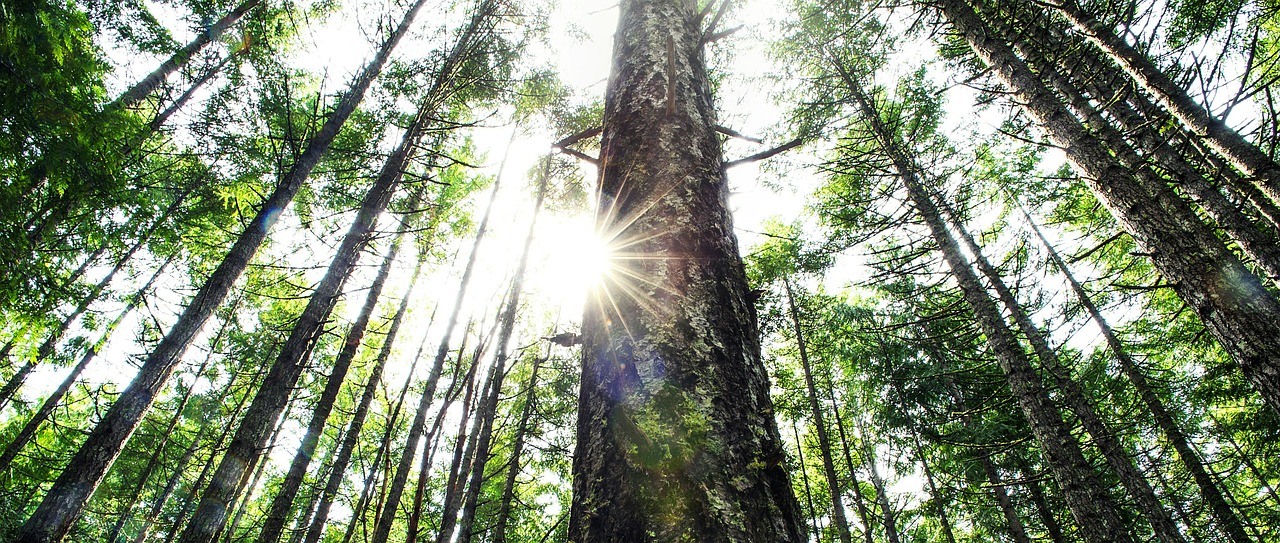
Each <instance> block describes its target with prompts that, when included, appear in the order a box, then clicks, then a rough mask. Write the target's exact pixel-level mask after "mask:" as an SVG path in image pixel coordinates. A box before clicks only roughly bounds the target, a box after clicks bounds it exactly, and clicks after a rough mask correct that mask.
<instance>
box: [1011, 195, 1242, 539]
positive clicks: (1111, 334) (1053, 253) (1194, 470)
mask: <svg viewBox="0 0 1280 543" xmlns="http://www.w3.org/2000/svg"><path fill="white" fill-rule="evenodd" d="M1022 213H1023V216H1024V217H1026V219H1027V224H1028V225H1030V226H1031V230H1032V231H1033V232H1035V234H1036V237H1037V238H1038V239H1039V240H1040V243H1041V244H1042V245H1043V246H1044V248H1045V251H1046V252H1048V254H1049V259H1050V260H1051V261H1052V262H1053V264H1054V266H1056V267H1057V268H1058V270H1059V271H1061V272H1062V274H1063V275H1064V276H1065V277H1066V279H1067V283H1068V284H1069V285H1071V290H1072V292H1073V293H1075V295H1076V299H1077V300H1078V301H1079V302H1080V305H1082V306H1083V307H1084V308H1085V311H1086V312H1088V313H1089V318H1091V319H1092V320H1093V322H1094V324H1096V325H1097V326H1098V329H1099V330H1100V331H1101V332H1102V337H1103V339H1104V340H1105V341H1106V343H1107V348H1109V349H1111V354H1112V356H1114V357H1115V359H1116V362H1118V363H1119V365H1120V371H1121V372H1122V373H1124V375H1125V377H1127V378H1128V379H1129V383H1130V384H1132V385H1133V388H1134V390H1136V391H1137V392H1138V397H1139V398H1141V399H1142V403H1143V405H1145V406H1146V407H1147V410H1148V411H1149V412H1150V413H1151V416H1152V418H1153V419H1155V422H1156V426H1157V427H1159V428H1160V430H1161V432H1162V433H1164V436H1165V439H1168V440H1169V444H1170V445H1172V446H1173V450H1174V451H1175V452H1176V453H1177V454H1178V459H1179V460H1181V461H1182V465H1183V466H1185V467H1186V468H1187V472H1188V473H1190V474H1191V478H1192V480H1194V481H1195V482H1196V486H1197V487H1199V489H1200V494H1201V496H1202V497H1203V498H1204V499H1205V501H1206V502H1208V505H1209V509H1210V511H1212V512H1213V516H1214V518H1215V519H1217V521H1218V524H1219V527H1220V528H1221V529H1222V531H1223V533H1225V534H1226V535H1227V536H1228V537H1230V538H1231V540H1232V541H1235V542H1236V543H1247V542H1248V541H1250V540H1251V539H1252V538H1250V537H1249V536H1248V534H1247V533H1245V531H1244V524H1243V523H1242V522H1241V521H1240V518H1239V517H1238V516H1236V513H1235V510H1234V509H1232V508H1231V505H1230V504H1229V503H1228V502H1227V499H1226V497H1225V496H1224V495H1223V493H1222V490H1221V489H1219V488H1218V485H1217V484H1216V483H1215V481H1214V480H1213V477H1212V476H1210V475H1209V471H1208V469H1206V468H1205V465H1204V461H1203V460H1201V459H1200V455H1199V454H1198V453H1197V452H1196V451H1195V448H1194V447H1192V445H1191V442H1190V441H1189V440H1188V439H1187V436H1186V434H1184V433H1183V432H1182V428H1181V426H1180V425H1179V424H1178V423H1177V421H1175V420H1174V418H1173V414H1172V413H1170V412H1169V410H1168V409H1167V408H1165V406H1164V402H1162V401H1161V400H1160V397H1159V396H1157V395H1156V391H1155V390H1154V388H1153V387H1152V386H1151V383H1150V382H1148V381H1147V376H1146V375H1145V374H1144V373H1143V371H1142V369H1141V368H1139V367H1138V363H1137V361H1136V360H1134V359H1133V356H1131V355H1130V354H1129V350H1128V349H1126V348H1125V346H1124V344H1123V343H1122V342H1121V341H1120V337H1119V336H1118V335H1117V334H1116V332H1115V330H1113V329H1112V328H1111V325H1110V323H1108V322H1107V320H1106V318H1104V317H1103V316H1102V310H1100V309H1099V308H1098V306H1097V304H1095V303H1094V302H1093V298H1092V297H1090V296H1089V293H1088V292H1087V291H1085V289H1084V285H1082V284H1080V282H1079V281H1077V280H1076V278H1075V275H1073V274H1072V273H1071V268H1070V267H1069V266H1068V265H1067V263H1066V262H1065V261H1064V260H1063V259H1062V257H1061V256H1059V255H1058V251H1057V250H1055V249H1054V247H1053V244H1051V243H1049V240H1048V239H1046V238H1045V236H1044V233H1043V232H1041V231H1040V227H1039V226H1038V225H1036V223H1035V221H1034V220H1033V219H1032V218H1031V214H1029V213H1027V211H1026V210H1025V209H1023V210H1022Z"/></svg>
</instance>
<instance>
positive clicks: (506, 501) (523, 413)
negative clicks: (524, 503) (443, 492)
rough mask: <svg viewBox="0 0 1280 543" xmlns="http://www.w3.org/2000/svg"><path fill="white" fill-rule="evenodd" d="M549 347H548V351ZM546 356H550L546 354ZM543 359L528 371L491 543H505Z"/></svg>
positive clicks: (535, 403) (535, 361)
mask: <svg viewBox="0 0 1280 543" xmlns="http://www.w3.org/2000/svg"><path fill="white" fill-rule="evenodd" d="M549 348H550V347H548V349H549ZM548 356H550V355H549V354H548ZM544 360H545V358H535V359H534V360H533V367H532V368H531V369H530V370H529V383H528V384H526V385H525V393H524V407H523V408H521V410H520V420H519V422H517V423H516V428H515V442H514V443H513V444H512V445H511V460H510V461H509V462H508V464H507V474H506V478H505V479H504V480H503V482H502V497H501V498H500V499H499V501H498V515H497V520H496V521H495V524H494V526H493V543H507V526H508V525H509V524H510V523H511V503H512V502H513V501H515V491H516V478H517V477H519V476H520V457H521V456H523V455H524V447H525V440H526V439H527V437H526V435H525V434H527V433H528V432H529V421H530V419H532V418H533V410H534V408H535V407H534V406H536V405H537V396H536V394H535V392H536V391H537V388H538V369H539V368H540V366H541V364H542V362H543V361H544Z"/></svg>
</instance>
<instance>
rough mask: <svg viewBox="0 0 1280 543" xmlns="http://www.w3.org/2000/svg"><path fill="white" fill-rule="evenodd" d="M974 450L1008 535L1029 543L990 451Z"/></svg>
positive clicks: (1018, 540) (1017, 542)
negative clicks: (1006, 527) (1006, 526)
mask: <svg viewBox="0 0 1280 543" xmlns="http://www.w3.org/2000/svg"><path fill="white" fill-rule="evenodd" d="M976 452H977V454H978V459H979V461H980V462H981V463H982V472H983V473H984V474H985V475H986V476H987V482H989V483H991V493H992V494H994V495H995V497H996V505H997V506H999V508H1000V513H1001V514H1003V515H1004V520H1005V522H1006V523H1007V524H1008V526H1009V535H1010V536H1012V538H1013V541H1014V542H1015V543H1031V538H1030V537H1029V536H1027V528H1026V526H1025V525H1023V523H1022V517H1021V516H1020V515H1018V509H1017V507H1015V506H1014V505H1013V500H1012V499H1010V497H1009V489H1008V487H1007V486H1006V485H1005V482H1004V478H1003V477H1001V476H1000V470H999V469H997V468H996V465H995V462H992V461H991V456H990V454H991V452H990V451H989V450H987V449H986V448H980V449H978V450H977V451H976ZM1054 541H1059V540H1058V539H1055V540H1054Z"/></svg>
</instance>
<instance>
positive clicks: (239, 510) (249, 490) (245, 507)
mask: <svg viewBox="0 0 1280 543" xmlns="http://www.w3.org/2000/svg"><path fill="white" fill-rule="evenodd" d="M262 386H267V382H266V381H265V380H264V381H263V382H262V384H261V385H259V387H262ZM249 407H250V408H252V407H253V403H252V402H251V403H250V404H249ZM293 407H294V404H293V403H292V402H290V403H289V407H288V409H285V412H284V416H282V417H280V420H279V421H278V422H277V423H276V424H275V429H274V430H272V431H271V439H269V440H268V441H267V443H266V449H265V450H263V454H262V455H261V456H259V457H257V458H254V459H253V461H254V463H251V464H249V465H247V466H245V469H244V472H243V473H242V474H241V477H240V479H239V480H238V481H237V482H236V488H235V490H236V495H235V496H233V497H232V498H233V500H232V503H229V504H228V506H229V507H231V509H230V510H229V511H228V513H235V515H234V516H233V517H232V519H231V525H230V526H227V525H226V524H225V523H224V524H223V525H222V526H219V527H218V531H216V532H214V533H213V534H211V535H210V537H209V541H217V540H218V538H223V540H224V541H225V542H226V543H231V541H232V540H233V538H235V536H236V530H237V529H239V527H240V521H241V520H243V519H244V515H245V513H247V512H248V511H249V500H251V499H253V494H254V493H255V492H257V490H258V483H259V482H260V481H262V475H263V474H264V473H266V471H267V460H268V459H269V456H270V454H271V451H273V450H275V448H276V441H277V440H278V439H279V438H280V430H282V429H284V425H285V423H287V422H289V413H290V412H292V411H293ZM235 443H236V438H235V436H234V435H233V436H232V437H231V446H232V447H234V446H235ZM228 452H229V449H228ZM225 463H226V453H224V454H223V460H222V461H221V462H220V463H219V466H221V465H222V464H225ZM255 467H256V468H257V469H256V470H255V469H254V468H255ZM250 473H252V474H253V477H252V478H251V479H250V478H249V475H250ZM217 479H218V472H217V470H215V471H214V472H213V478H212V479H210V480H209V486H208V487H206V488H205V489H204V493H203V494H202V496H207V495H208V494H209V490H210V488H212V487H213V485H214V483H215V482H216V481H217ZM241 491H243V497H242V498H241V499H240V506H239V507H235V503H234V498H235V497H238V496H240V494H241ZM201 503H203V499H202V500H201ZM199 522H200V504H199V503H197V504H196V510H195V512H194V513H192V514H191V520H190V521H189V522H188V523H187V529H186V530H184V531H183V535H184V536H185V535H186V533H187V532H189V531H190V530H191V526H192V525H194V524H197V523H199Z"/></svg>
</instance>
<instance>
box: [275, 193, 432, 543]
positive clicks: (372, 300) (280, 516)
mask: <svg viewBox="0 0 1280 543" xmlns="http://www.w3.org/2000/svg"><path fill="white" fill-rule="evenodd" d="M420 201H421V196H420V195H419V196H418V197H415V198H413V202H412V203H411V205H410V209H417V208H418V207H419V205H420ZM411 224H412V221H411V220H409V218H407V217H406V219H405V220H404V221H403V222H402V223H401V227H400V231H399V232H398V233H397V234H396V239H395V240H394V241H392V243H391V247H390V248H389V249H388V251H387V254H386V256H385V257H383V259H382V265H381V267H380V268H379V269H378V274H377V276H376V277H375V278H374V280H373V284H372V286H370V287H369V291H368V293H367V294H366V295H365V301H364V306H363V307H361V309H360V314H359V316H357V317H356V320H355V322H354V323H352V325H351V329H350V330H348V331H347V337H346V341H345V342H344V343H343V346H342V350H341V352H339V353H338V357H337V359H336V361H335V362H334V364H333V369H332V370H331V371H330V373H329V379H328V382H327V383H326V384H325V388H324V390H323V391H322V392H321V394H320V398H319V400H317V401H316V405H315V408H314V409H313V410H312V413H311V422H310V423H308V425H307V432H306V434H305V435H304V436H303V438H302V443H300V444H299V446H298V451H297V453H296V454H295V455H294V457H293V461H292V462H291V463H290V465H289V471H288V473H287V474H286V475H285V478H284V480H283V481H281V483H280V484H279V486H278V490H277V492H276V495H275V497H274V498H273V499H272V501H271V506H270V508H269V509H268V512H267V517H266V520H265V521H264V523H263V527H262V532H261V533H260V535H259V536H258V541H259V542H261V543H275V542H276V541H277V540H279V539H280V535H281V533H282V532H283V531H284V527H285V524H286V523H287V522H288V520H289V514H290V512H291V511H292V509H293V501H294V499H295V498H297V494H298V489H299V488H301V486H302V482H303V479H304V478H305V477H306V474H307V469H308V468H309V467H310V465H311V458H312V456H313V455H314V454H315V450H316V446H317V445H319V443H320V437H321V436H322V434H323V433H324V428H325V426H327V425H328V422H329V415H330V413H332V412H333V406H334V403H335V402H337V400H338V394H339V393H340V392H341V391H342V385H343V383H344V382H345V381H346V377H347V372H348V370H350V368H351V362H352V361H353V360H355V357H356V352H357V350H359V348H360V343H361V341H363V339H364V333H365V330H366V329H367V328H368V327H369V320H370V319H371V318H372V316H373V312H374V310H375V309H376V308H377V306H378V299H379V298H381V297H382V289H383V287H384V286H385V285H386V282H387V277H388V276H389V275H391V266H392V264H394V263H395V259H396V255H397V254H398V253H399V250H400V244H401V242H402V240H403V238H404V234H405V233H406V232H407V231H408V229H409V228H410V227H411ZM421 270H422V260H421V259H419V261H418V265H417V266H416V267H415V269H414V272H413V277H412V278H411V279H410V282H409V285H410V287H409V289H407V290H406V291H405V294H404V298H403V300H402V301H401V303H400V308H399V309H398V310H397V311H396V315H395V317H393V318H392V321H391V331H390V332H388V336H387V337H388V339H389V340H394V338H395V335H396V334H397V333H398V332H399V328H400V323H401V321H402V320H403V319H404V314H405V312H406V311H407V310H408V300H409V296H410V294H412V292H413V285H414V284H416V283H417V282H418V275H419V273H420V272H421ZM385 344H390V341H387V342H385Z"/></svg>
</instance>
